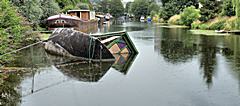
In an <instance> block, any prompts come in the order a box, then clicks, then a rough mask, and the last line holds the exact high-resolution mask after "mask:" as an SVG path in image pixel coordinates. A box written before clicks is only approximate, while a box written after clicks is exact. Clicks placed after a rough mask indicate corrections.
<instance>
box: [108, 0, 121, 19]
mask: <svg viewBox="0 0 240 106" xmlns="http://www.w3.org/2000/svg"><path fill="white" fill-rule="evenodd" d="M110 4H111V5H110V14H112V15H113V17H116V18H118V17H120V16H123V14H124V7H123V4H122V2H121V0H111V1H110Z"/></svg>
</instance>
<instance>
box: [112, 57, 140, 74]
mask: <svg viewBox="0 0 240 106" xmlns="http://www.w3.org/2000/svg"><path fill="white" fill-rule="evenodd" d="M136 56H137V55H131V54H115V55H114V57H115V59H116V61H115V63H114V64H113V66H112V67H113V68H115V69H116V70H118V71H120V72H121V73H123V74H124V75H126V74H127V72H128V70H129V68H130V67H131V65H132V63H133V62H134V60H135V58H136Z"/></svg>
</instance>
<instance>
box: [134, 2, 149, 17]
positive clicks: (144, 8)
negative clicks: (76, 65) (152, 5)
mask: <svg viewBox="0 0 240 106" xmlns="http://www.w3.org/2000/svg"><path fill="white" fill-rule="evenodd" d="M148 6H149V3H148V2H147V1H146V0H134V2H133V3H132V5H131V8H130V11H131V13H133V15H134V16H135V18H136V19H140V17H141V16H147V15H148Z"/></svg>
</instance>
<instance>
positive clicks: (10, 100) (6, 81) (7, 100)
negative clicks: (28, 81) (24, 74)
mask: <svg viewBox="0 0 240 106" xmlns="http://www.w3.org/2000/svg"><path fill="white" fill-rule="evenodd" d="M19 83H20V77H19V76H18V75H17V74H16V73H12V74H3V73H0V105H3V106H16V105H17V104H18V103H19V102H20V94H19V92H17V90H16V87H17V86H18V84H19Z"/></svg>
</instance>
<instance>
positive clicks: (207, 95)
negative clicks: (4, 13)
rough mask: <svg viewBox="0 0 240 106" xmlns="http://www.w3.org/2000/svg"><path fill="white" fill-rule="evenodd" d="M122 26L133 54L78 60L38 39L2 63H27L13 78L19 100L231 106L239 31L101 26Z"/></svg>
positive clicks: (63, 104)
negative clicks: (49, 49) (225, 33)
mask: <svg viewBox="0 0 240 106" xmlns="http://www.w3.org/2000/svg"><path fill="white" fill-rule="evenodd" d="M121 30H126V31H128V34H129V36H130V37H131V39H132V40H133V42H134V44H135V46H136V48H137V50H138V51H139V54H138V55H137V56H129V55H118V56H116V57H117V58H118V59H117V61H116V62H114V63H91V64H90V63H88V62H78V63H74V64H70V63H69V62H68V59H67V58H60V57H56V56H52V55H49V54H47V53H46V52H45V51H44V50H43V48H42V47H41V46H36V47H32V48H30V49H26V50H24V51H22V52H20V53H19V54H18V58H17V60H16V61H15V62H13V63H12V64H10V65H9V66H15V67H17V66H18V67H24V68H26V69H29V70H31V72H30V73H27V74H25V75H24V76H23V78H22V80H21V81H20V83H19V86H20V87H19V93H20V94H21V96H22V98H21V102H20V103H17V104H19V105H21V106H237V105H240V101H239V100H240V47H239V45H240V37H239V36H236V35H231V36H203V35H193V34H191V32H189V31H187V30H185V29H178V28H171V29H169V28H161V27H159V25H152V24H145V23H124V24H123V25H113V26H111V27H107V26H105V27H104V28H103V29H100V30H99V31H100V32H112V31H121Z"/></svg>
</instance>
